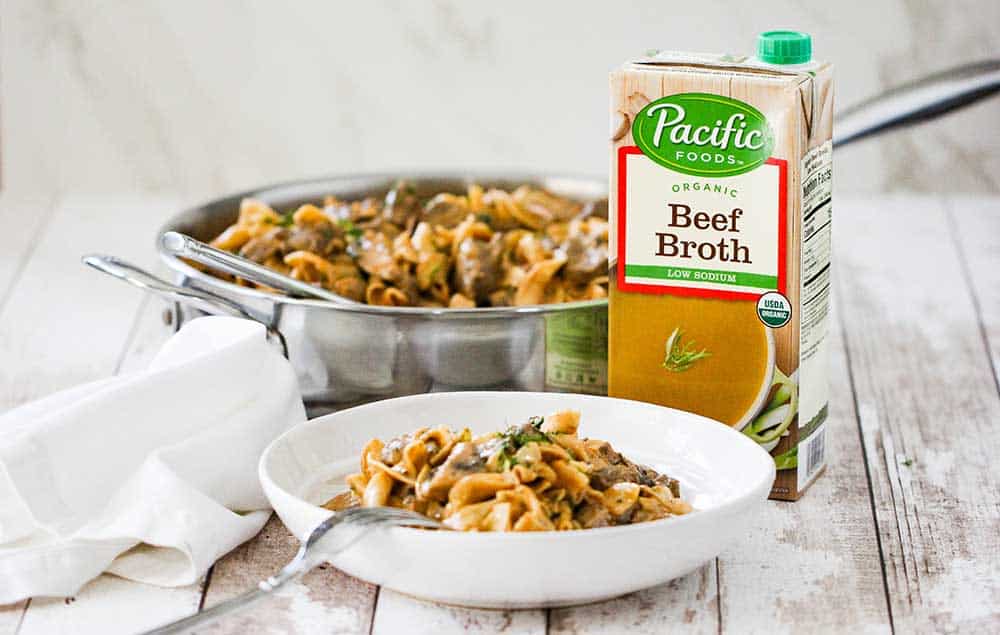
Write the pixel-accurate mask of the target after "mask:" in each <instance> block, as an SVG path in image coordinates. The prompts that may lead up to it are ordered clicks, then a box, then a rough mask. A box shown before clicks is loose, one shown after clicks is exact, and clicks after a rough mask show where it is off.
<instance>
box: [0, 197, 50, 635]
mask: <svg viewBox="0 0 1000 635" xmlns="http://www.w3.org/2000/svg"><path fill="white" fill-rule="evenodd" d="M54 208H55V204H54V202H53V201H51V200H50V199H49V198H48V197H41V196H27V197H25V196H13V195H11V194H10V193H4V194H3V195H2V196H0V226H3V227H7V228H12V229H13V231H5V232H2V233H0V311H2V310H3V306H4V304H6V300H7V298H8V296H9V295H10V291H11V289H12V287H13V286H14V283H15V282H16V281H17V279H18V278H19V277H20V274H21V272H22V271H23V268H24V264H25V262H26V261H27V259H28V257H29V255H30V254H31V251H32V248H33V246H34V245H35V244H36V243H37V242H38V240H39V238H40V236H41V233H42V232H43V231H44V229H45V227H46V225H47V223H48V220H49V219H50V218H51V217H52V212H53V210H54ZM13 405H15V404H4V403H2V402H0V412H3V411H4V410H7V409H8V408H9V407H11V406H13ZM27 606H28V601H27V600H25V601H23V602H18V603H16V604H12V605H0V633H5V634H6V633H14V632H16V631H17V629H18V628H19V627H20V625H21V619H22V618H23V617H24V610H25V609H26V608H27Z"/></svg>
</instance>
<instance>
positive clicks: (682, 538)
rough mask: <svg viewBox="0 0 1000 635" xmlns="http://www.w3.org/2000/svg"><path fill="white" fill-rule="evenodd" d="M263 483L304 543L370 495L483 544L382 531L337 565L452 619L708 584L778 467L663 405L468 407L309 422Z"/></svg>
mask: <svg viewBox="0 0 1000 635" xmlns="http://www.w3.org/2000/svg"><path fill="white" fill-rule="evenodd" d="M537 413H552V414H555V416H554V417H553V416H552V414H549V415H545V420H544V421H539V419H538V418H534V419H533V418H532V417H535V415H536V414H537ZM577 413H579V417H577ZM550 417H551V419H550ZM546 423H549V425H548V426H546ZM577 424H579V425H580V426H581V428H580V430H579V432H581V433H583V432H585V434H586V436H583V434H577V429H576V425H577ZM421 428H423V429H424V430H422V431H421V430H420V429H421ZM466 428H468V432H466ZM446 431H447V434H445V432H446ZM452 431H454V432H452ZM498 431H499V432H498ZM373 439H375V440H373ZM378 439H382V440H384V441H377V440H378ZM394 439H396V441H395V442H394V441H393V440H394ZM460 446H463V447H460ZM386 459H388V460H386ZM394 459H398V460H394ZM363 461H364V462H363ZM449 461H450V463H449ZM379 464H380V465H379ZM446 465H448V467H447V468H446V467H445V466H446ZM359 466H360V467H361V469H360V471H359ZM383 466H384V467H383ZM396 466H401V467H396ZM388 472H394V473H395V475H393V474H389V473H388ZM260 476H261V482H262V484H263V486H264V491H265V493H266V494H267V496H268V498H269V500H270V501H271V503H272V505H273V506H274V508H275V510H276V511H277V513H278V515H279V516H280V517H281V519H282V521H283V522H284V523H285V524H286V526H288V528H289V529H290V530H291V531H292V533H293V534H295V535H296V536H297V537H298V538H300V539H303V538H304V537H306V536H307V535H308V534H309V532H310V531H311V530H312V529H313V527H315V525H317V524H318V523H319V522H321V521H322V520H323V519H324V518H326V517H328V516H329V515H330V514H331V513H333V512H331V511H330V510H329V509H326V508H324V507H323V505H324V504H326V503H328V502H330V501H331V499H334V501H333V503H332V504H331V506H333V507H337V506H340V505H344V504H348V505H349V504H354V503H359V502H360V503H364V502H365V498H366V496H369V497H370V498H369V501H368V502H370V503H371V504H388V505H397V506H401V507H410V508H413V509H416V510H417V511H421V512H423V513H426V514H428V515H430V516H432V517H438V518H440V519H441V520H442V521H443V522H444V523H445V525H446V526H451V527H452V528H454V529H464V530H470V529H471V530H474V531H443V530H442V531H428V530H418V529H409V528H392V529H385V530H380V531H374V532H372V533H371V535H369V536H367V537H365V539H364V540H362V541H360V542H359V543H357V544H355V545H354V546H353V547H351V548H350V549H349V550H347V551H345V552H343V553H342V554H340V555H338V556H336V557H335V558H334V559H333V561H332V562H333V564H334V565H335V566H337V567H338V568H341V569H343V570H344V571H346V572H348V573H350V574H352V575H355V576H357V577H359V578H361V579H364V580H367V581H369V582H372V583H375V584H382V585H385V586H387V587H388V588H391V589H394V590H397V591H400V592H402V593H407V594H410V595H414V596H418V597H421V598H426V599H431V600H436V601H441V602H446V603H452V604H460V605H466V606H478V607H503V608H525V607H538V606H560V605H568V604H578V603H583V602H591V601H597V600H600V599H604V598H609V597H614V596H616V595H621V594H624V593H629V592H632V591H635V590H638V589H641V588H645V587H648V586H653V585H656V584H660V583H663V582H666V581H668V580H671V579H673V578H675V577H678V576H680V575H683V574H685V573H687V572H689V571H691V570H693V569H695V568H697V567H698V566H700V565H701V564H703V563H704V562H706V561H708V560H709V559H711V558H713V557H715V556H716V555H718V553H719V552H720V551H721V550H722V549H723V548H725V547H726V546H727V545H728V544H730V543H731V542H732V541H733V540H735V539H736V538H738V537H739V536H741V535H743V534H745V533H746V532H747V531H748V530H749V529H750V528H751V527H752V521H753V519H754V516H755V514H756V512H757V511H759V509H760V507H761V505H762V504H763V501H764V500H765V499H766V495H767V491H768V488H769V487H770V484H771V482H772V481H773V477H774V463H773V461H771V460H770V459H769V458H768V456H767V454H766V453H765V452H763V451H762V450H761V449H760V448H759V447H757V446H756V445H755V444H754V443H753V442H752V441H750V440H748V439H746V438H745V437H744V436H743V435H740V434H739V433H737V432H735V431H733V430H731V429H728V428H725V427H724V426H719V425H718V424H717V423H715V422H712V421H709V420H707V419H703V418H701V417H698V416H695V415H691V414H688V413H683V412H680V411H675V410H671V409H668V408H663V407H660V406H654V405H650V404H644V403H639V402H631V401H625V400H619V399H610V398H607V397H594V396H586V395H578V394H557V393H516V392H515V393H499V392H498V393H484V392H466V393H437V394H429V395H416V396H412V397H402V398H398V399H391V400H386V401H381V402H377V403H374V404H369V405H366V406H361V407H358V408H352V409H349V410H345V411H342V412H339V413H336V414H332V415H328V416H326V417H322V418H320V419H316V420H313V421H310V422H308V423H306V424H303V425H301V426H299V427H297V428H295V429H294V430H292V431H290V432H288V433H286V434H285V435H284V436H282V437H281V438H279V439H278V440H276V441H275V442H274V443H272V445H271V446H270V447H269V448H268V450H267V451H266V452H265V453H264V455H263V456H262V458H261V464H260ZM470 476H472V477H474V478H472V479H469V478H468V477H470ZM483 477H485V478H483ZM386 479H388V480H390V481H392V482H391V483H387V482H386ZM373 481H374V482H377V483H378V484H377V485H371V483H372V482H373ZM477 481H478V482H477ZM348 482H350V486H348V485H347V483H348ZM574 483H575V486H574V485H573V484H574ZM369 490H370V491H369ZM418 492H423V494H421V495H420V496H418ZM418 498H420V499H421V500H420V501H418ZM504 529H511V530H512V531H496V530H504ZM515 529H531V530H532V531H513V530H515ZM559 529H562V531H558V530H559ZM491 530H493V531H491ZM512 563H516V568H517V575H516V576H512V575H510V570H511V567H512V566H513V564H512Z"/></svg>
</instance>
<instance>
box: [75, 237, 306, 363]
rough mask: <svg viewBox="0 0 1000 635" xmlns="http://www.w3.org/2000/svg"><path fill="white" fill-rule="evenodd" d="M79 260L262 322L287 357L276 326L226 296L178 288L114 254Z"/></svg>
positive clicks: (171, 297) (177, 298) (213, 310)
mask: <svg viewBox="0 0 1000 635" xmlns="http://www.w3.org/2000/svg"><path fill="white" fill-rule="evenodd" d="M82 261H83V264H85V265H87V266H88V267H93V268H94V269H97V270H98V271H100V272H101V273H106V274H108V275H109V276H112V277H115V278H118V279H119V280H122V281H124V282H127V283H128V284H130V285H132V286H134V287H137V288H139V289H142V290H143V291H148V292H149V293H152V294H153V295H157V296H159V297H161V298H163V299H165V300H167V301H170V302H179V303H181V304H184V305H186V306H190V307H193V308H196V309H199V310H201V311H205V312H206V313H209V314H211V315H228V316H230V317H238V318H243V319H246V320H253V321H254V322H258V323H260V324H263V325H264V327H265V328H266V329H267V333H268V336H270V337H273V338H274V339H276V340H277V341H278V343H279V344H280V345H281V350H282V352H283V353H284V355H285V357H288V346H287V345H286V344H285V338H284V336H283V335H282V334H281V333H280V332H279V331H278V330H277V329H275V328H273V327H272V326H271V325H270V324H268V322H267V320H266V319H264V318H262V317H261V316H259V315H255V314H254V313H252V312H251V311H250V310H248V309H246V308H245V307H243V306H242V305H240V304H238V303H236V302H233V301H232V300H229V299H228V298H224V297H222V296H218V295H215V294H214V293H209V292H207V291H202V290H201V289H193V288H190V287H182V286H179V285H176V284H173V283H172V282H167V281H166V280H163V279H162V278H158V277H156V276H154V275H153V274H151V273H149V272H148V271H146V270H144V269H142V268H140V267H137V266H135V265H133V264H131V263H129V262H126V261H124V260H122V259H121V258H116V257H114V256H107V255H103V254H89V255H86V256H84V257H83V258H82Z"/></svg>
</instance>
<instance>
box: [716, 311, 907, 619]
mask: <svg viewBox="0 0 1000 635" xmlns="http://www.w3.org/2000/svg"><path fill="white" fill-rule="evenodd" d="M835 317H836V316H835ZM829 337H830V338H831V341H830V350H831V352H830V357H831V359H830V371H831V372H830V416H829V418H828V419H827V423H826V434H827V437H826V448H827V461H828V465H827V467H826V471H825V473H823V474H821V475H820V476H819V478H818V480H817V481H816V482H815V483H813V485H812V486H811V487H810V489H809V490H808V491H807V492H806V494H805V496H804V497H803V498H801V499H800V500H798V501H796V502H794V503H787V502H780V501H769V502H768V505H767V508H766V510H765V513H764V517H763V518H762V519H761V521H760V522H759V523H758V526H757V528H756V529H755V530H754V531H752V532H751V533H750V534H749V535H748V536H747V539H746V540H745V541H743V542H742V543H741V544H739V545H735V546H734V547H733V548H731V549H729V550H727V551H726V552H725V553H724V554H723V555H722V556H721V557H720V563H719V585H720V588H721V595H722V624H721V626H722V628H721V631H724V632H733V633H741V632H768V633H791V632H793V631H797V630H800V629H802V628H803V627H805V629H806V630H807V631H810V632H820V633H822V632H833V631H847V632H857V633H888V632H890V630H891V629H890V624H889V614H888V607H887V604H886V597H885V591H884V586H883V578H882V567H881V563H880V560H879V551H878V541H877V536H876V530H875V523H874V519H873V517H872V511H871V503H870V500H869V492H868V485H867V477H866V475H865V466H864V463H863V461H862V460H861V457H862V454H861V452H862V450H861V440H860V438H859V434H858V427H857V417H856V413H855V410H854V396H853V394H852V391H851V386H850V377H849V374H848V366H847V359H846V356H845V352H844V343H843V338H842V334H841V332H840V331H839V329H837V328H836V327H834V328H832V332H831V333H830V335H829Z"/></svg>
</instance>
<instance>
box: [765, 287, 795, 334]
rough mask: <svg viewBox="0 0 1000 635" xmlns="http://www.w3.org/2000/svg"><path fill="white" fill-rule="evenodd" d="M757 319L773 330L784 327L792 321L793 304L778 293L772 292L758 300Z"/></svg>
mask: <svg viewBox="0 0 1000 635" xmlns="http://www.w3.org/2000/svg"><path fill="white" fill-rule="evenodd" d="M757 317H759V318H760V321H761V322H763V323H764V324H766V325H768V326H770V327H771V328H775V329H776V328H779V327H782V326H784V325H786V324H788V320H790V319H792V303H791V302H789V301H788V298H786V297H785V296H783V295H782V294H780V293H778V292H777V291H770V292H768V293H765V294H764V295H762V296H760V298H759V299H758V300H757Z"/></svg>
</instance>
